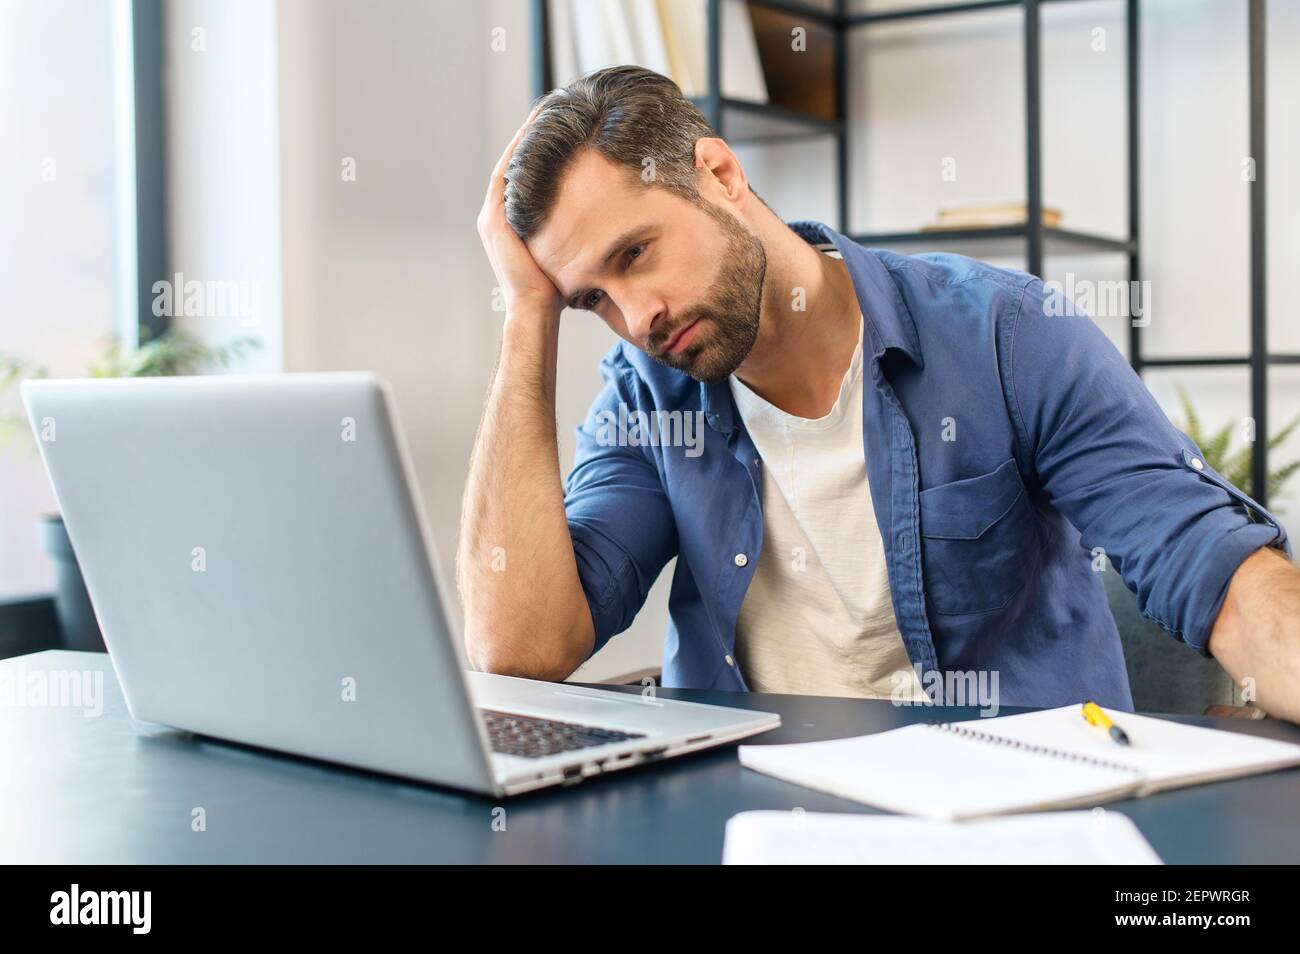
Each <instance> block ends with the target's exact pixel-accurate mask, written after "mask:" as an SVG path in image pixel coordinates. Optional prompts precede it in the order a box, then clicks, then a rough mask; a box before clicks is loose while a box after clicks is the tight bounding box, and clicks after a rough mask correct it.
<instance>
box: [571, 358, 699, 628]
mask: <svg viewBox="0 0 1300 954" xmlns="http://www.w3.org/2000/svg"><path fill="white" fill-rule="evenodd" d="M615 354H616V353H611V355H610V356H607V357H606V358H605V360H604V361H602V362H601V366H600V371H601V375H602V377H603V378H604V381H605V385H604V387H603V388H602V390H601V392H600V394H599V395H598V396H597V397H596V400H595V401H594V402H592V405H591V408H590V410H589V411H588V413H587V418H586V420H585V421H584V422H583V424H582V426H581V427H579V428H578V429H577V451H576V453H575V455H574V464H573V470H572V471H571V472H570V473H569V477H568V480H567V481H566V483H565V495H564V510H565V514H566V516H567V518H568V523H569V534H570V536H571V537H572V539H573V551H574V554H575V556H576V557H577V562H578V576H579V578H580V579H581V581H582V589H583V592H584V593H585V594H586V597H587V605H588V606H589V607H590V609H591V619H592V623H593V624H594V626H595V631H596V639H595V646H594V648H593V650H592V652H595V651H596V650H598V649H600V648H601V647H602V646H604V645H605V643H607V642H608V641H609V639H610V638H611V637H613V636H615V635H617V634H618V633H621V632H622V631H623V630H625V629H627V628H628V627H629V626H630V625H632V620H633V619H634V618H635V617H636V614H637V613H638V612H639V611H640V609H641V607H642V606H643V605H644V604H645V599H646V595H647V594H648V593H649V592H650V587H651V586H652V585H653V584H654V581H655V579H656V578H657V577H658V576H659V573H660V571H662V570H663V568H664V566H665V565H666V564H667V563H668V561H669V560H670V559H672V557H673V556H674V555H675V554H676V552H677V527H676V523H675V522H674V520H673V514H672V508H671V506H670V505H669V502H668V497H667V495H666V494H665V493H664V489H663V484H662V481H661V480H660V477H659V470H658V468H657V467H656V466H655V463H654V461H653V459H652V458H651V457H650V456H649V453H648V448H645V447H640V446H628V444H627V441H626V433H625V431H620V430H619V427H618V424H617V422H618V421H619V420H620V416H619V407H620V405H623V406H625V407H627V408H628V409H629V410H631V409H634V408H635V407H636V406H637V405H636V404H635V403H634V401H633V398H634V395H633V393H632V387H633V384H632V380H631V373H630V369H629V368H628V367H627V366H626V365H623V364H622V363H621V362H620V361H619V360H618V359H617V357H616V356H615ZM620 434H621V435H622V437H623V440H619V439H618V438H619V436H620ZM611 437H612V438H614V439H613V440H611Z"/></svg>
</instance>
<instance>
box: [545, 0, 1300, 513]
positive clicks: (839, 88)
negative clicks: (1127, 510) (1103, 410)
mask: <svg viewBox="0 0 1300 954" xmlns="http://www.w3.org/2000/svg"><path fill="white" fill-rule="evenodd" d="M701 2H703V3H705V4H706V16H705V22H706V28H707V43H706V49H707V51H708V53H707V55H708V89H709V93H708V94H707V95H705V96H702V97H698V98H697V99H695V100H694V102H695V103H696V105H697V106H698V107H699V108H700V110H701V111H702V112H703V113H704V115H705V116H706V117H707V118H708V120H709V122H710V123H711V124H712V126H713V128H714V129H715V130H716V131H717V133H718V135H719V136H722V137H723V138H726V139H728V140H731V141H734V142H743V143H755V142H780V141H786V140H791V139H807V138H809V137H814V136H833V137H834V138H835V146H836V180H837V186H838V193H837V204H838V216H839V225H838V227H839V231H840V232H842V233H843V234H845V235H848V236H850V237H851V238H852V239H853V240H854V241H856V242H859V243H861V244H864V245H868V246H872V247H876V248H892V249H898V250H899V251H907V250H909V249H910V250H912V251H918V250H921V249H922V248H924V250H926V251H959V252H962V253H965V254H970V255H972V256H975V257H986V258H990V257H1004V256H1012V255H1021V254H1023V256H1024V259H1025V262H1026V270H1027V271H1029V272H1031V273H1032V274H1035V275H1041V274H1042V273H1043V259H1044V258H1045V257H1046V256H1048V255H1057V254H1070V255H1080V254H1115V255H1123V256H1124V257H1125V258H1126V260H1127V264H1128V278H1129V281H1130V282H1137V281H1140V280H1141V270H1142V259H1141V248H1140V241H1139V237H1140V225H1141V193H1140V190H1139V185H1140V171H1141V170H1140V154H1139V146H1140V126H1139V120H1140V111H1139V107H1140V105H1141V98H1140V95H1139V80H1140V75H1141V73H1140V68H1141V59H1140V53H1141V50H1140V48H1141V33H1140V27H1141V16H1140V13H1141V11H1140V7H1141V2H1140V0H1118V2H1122V3H1123V4H1124V10H1125V21H1126V31H1125V43H1126V51H1125V83H1126V97H1125V98H1126V126H1127V132H1128V149H1127V164H1128V234H1127V235H1123V236H1118V237H1116V236H1107V235H1099V234H1095V233H1090V232H1078V231H1072V230H1068V229H1060V228H1049V227H1045V226H1044V225H1043V224H1042V218H1043V216H1042V209H1043V177H1042V115H1041V113H1042V108H1041V103H1042V96H1041V93H1042V82H1041V80H1042V77H1041V59H1040V44H1041V22H1040V17H1039V14H1040V9H1041V7H1042V6H1043V4H1044V3H1053V4H1056V3H1068V2H1072V0H964V2H956V3H949V4H934V5H928V6H921V7H912V8H905V9H899V10H885V11H879V12H866V13H849V12H848V11H847V4H846V0H832V6H830V7H829V8H826V9H823V8H821V7H816V6H812V5H811V4H808V3H804V2H800V0H748V2H749V4H750V6H752V7H762V8H766V9H768V10H773V11H777V12H781V13H786V14H789V15H792V16H797V17H800V18H803V19H806V20H809V21H811V22H815V23H820V24H823V25H825V26H827V27H829V28H830V29H831V31H832V37H833V43H834V51H833V53H834V56H833V63H834V67H833V69H834V80H833V81H834V83H835V86H836V92H837V96H836V116H835V118H834V119H831V120H828V119H822V118H819V117H815V116H811V115H805V114H801V113H799V112H797V111H795V110H790V109H786V108H782V107H779V106H771V105H762V104H757V103H749V102H743V101H739V100H733V99H728V98H726V97H724V96H722V95H721V92H720V91H721V68H720V67H721V58H720V51H721V22H722V20H721V10H722V0H701ZM1246 2H1247V3H1248V4H1249V64H1250V65H1249V69H1250V104H1249V105H1250V155H1251V156H1252V157H1253V158H1254V160H1255V181H1254V183H1253V184H1252V188H1251V196H1250V289H1251V291H1250V295H1251V301H1250V352H1249V354H1246V355H1240V356H1230V357H1186V358H1183V357H1163V358H1154V357H1151V358H1148V357H1146V356H1145V355H1144V353H1143V348H1142V344H1143V342H1142V327H1141V326H1139V325H1136V324H1134V323H1133V322H1132V321H1130V323H1129V334H1128V351H1129V362H1130V364H1131V365H1132V366H1133V369H1134V370H1135V371H1136V372H1138V373H1139V374H1141V373H1142V372H1143V371H1144V370H1145V369H1147V368H1209V367H1246V368H1248V369H1249V371H1250V412H1251V416H1252V418H1253V419H1254V421H1255V433H1256V436H1257V439H1256V441H1255V443H1254V448H1253V454H1252V462H1251V466H1252V481H1253V484H1254V491H1255V493H1254V496H1255V499H1257V500H1258V501H1259V502H1260V503H1261V504H1263V505H1265V506H1267V503H1268V482H1267V479H1266V476H1265V475H1267V473H1268V439H1267V435H1268V369H1269V367H1270V365H1274V364H1300V355H1297V354H1273V355H1270V354H1269V353H1268V335H1267V314H1266V297H1267V287H1266V284H1265V276H1266V271H1265V265H1266V256H1265V252H1266V248H1265V238H1266V234H1265V191H1264V188H1265V185H1264V184H1265V164H1266V162H1265V160H1266V154H1265V145H1266V139H1265V106H1266V98H1265V97H1266V90H1265V52H1266V51H1265V40H1266V13H1265V4H1266V0H1246ZM1007 8H1019V9H1020V10H1022V11H1023V17H1022V35H1023V40H1022V45H1023V50H1024V62H1023V68H1024V97H1025V204H1026V207H1027V210H1028V216H1027V222H1026V224H1024V225H1016V226H1004V227H998V228H987V229H961V230H951V231H928V230H927V231H917V232H875V233H854V232H851V231H850V223H849V178H850V177H849V169H850V166H849V161H850V160H849V132H850V130H849V128H848V119H847V116H848V94H849V90H850V86H849V83H848V79H847V77H848V74H849V67H850V64H849V44H848V42H847V35H848V31H849V30H856V29H864V28H870V27H872V26H875V25H878V24H881V23H896V22H898V21H902V20H918V19H925V18H933V17H943V16H951V15H953V14H969V13H976V12H981V11H989V10H998V9H1007ZM533 24H534V31H533V38H534V71H533V75H534V88H535V90H536V92H537V95H539V96H540V95H541V94H542V93H544V92H545V91H547V90H549V89H551V88H552V87H553V85H554V84H553V82H552V75H551V64H550V45H549V43H548V35H547V29H548V26H547V15H546V0H533ZM1130 287H1132V286H1130Z"/></svg>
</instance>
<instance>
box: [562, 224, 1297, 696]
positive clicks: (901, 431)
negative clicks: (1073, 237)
mask: <svg viewBox="0 0 1300 954" xmlns="http://www.w3.org/2000/svg"><path fill="white" fill-rule="evenodd" d="M790 227H791V228H792V229H793V230H794V231H795V232H796V233H797V234H798V235H799V236H800V237H801V238H803V239H804V240H805V241H807V242H809V243H810V244H814V245H817V244H822V243H828V242H830V243H834V245H835V247H837V248H838V249H839V251H840V253H841V255H842V256H843V258H844V262H845V264H846V265H847V266H848V271H849V274H850V276H851V277H852V280H853V286H854V289H855V291H856V293H857V299H858V303H859V305H860V306H861V308H862V314H863V316H864V320H865V328H864V340H863V348H864V359H865V362H866V363H865V366H864V373H865V374H866V375H867V379H866V380H865V381H864V384H865V386H864V388H863V397H862V400H863V439H864V440H863V443H864V447H865V458H866V477H867V481H868V484H869V486H870V490H871V500H872V504H873V506H874V509H875V516H876V521H877V523H878V525H879V527H880V532H881V535H882V536H883V538H884V546H885V556H886V560H887V563H888V573H889V588H890V594H891V596H892V598H893V605H894V615H895V617H896V619H897V622H898V629H899V632H900V634H901V635H902V638H903V644H904V646H905V647H906V649H907V654H908V656H909V658H910V659H911V661H912V664H913V666H914V667H917V666H919V667H920V670H919V671H920V672H921V673H924V674H932V673H940V674H947V673H980V672H986V673H992V672H996V673H997V674H998V685H999V689H1000V699H999V700H998V702H999V704H1001V705H1009V706H1059V705H1066V704H1070V703H1076V702H1079V701H1081V700H1083V699H1093V700H1095V701H1097V702H1099V703H1101V704H1103V705H1109V706H1112V707H1115V708H1120V709H1129V710H1131V709H1132V707H1133V703H1132V697H1131V695H1130V692H1129V684H1128V677H1127V674H1126V672H1125V667H1124V656H1123V652H1122V649H1121V646H1120V641H1119V636H1118V633H1117V631H1116V628H1115V623H1114V620H1113V619H1112V617H1111V615H1110V611H1109V609H1108V605H1107V601H1106V596H1105V592H1104V589H1103V584H1102V579H1101V575H1100V573H1099V572H1097V569H1096V568H1097V567H1098V566H1100V565H1102V563H1103V561H1102V560H1101V559H1100V557H1101V555H1102V554H1104V556H1105V557H1107V558H1109V560H1110V562H1111V564H1112V565H1113V566H1114V567H1115V569H1116V570H1117V571H1118V572H1119V573H1120V575H1121V576H1122V578H1123V580H1124V582H1125V583H1126V584H1127V585H1128V587H1129V589H1131V590H1133V591H1134V592H1136V594H1137V598H1138V604H1139V606H1140V608H1141V610H1142V613H1143V615H1144V616H1146V617H1149V618H1150V619H1153V620H1155V621H1156V622H1157V623H1159V624H1160V625H1161V626H1162V627H1164V628H1165V629H1166V630H1167V631H1169V632H1170V633H1171V634H1173V635H1174V636H1176V637H1177V638H1179V639H1181V640H1182V641H1183V642H1185V643H1187V644H1188V645H1190V646H1192V647H1193V648H1194V649H1196V650H1197V651H1199V652H1200V653H1202V654H1203V655H1209V652H1208V650H1207V648H1206V645H1207V643H1208V641H1209V637H1210V630H1211V627H1212V625H1213V622H1214V619H1215V616H1216V615H1217V613H1218V610H1219V606H1220V604H1221V603H1222V601H1223V597H1224V594H1225V592H1226V590H1227V586H1228V581H1229V579H1230V578H1231V577H1232V575H1233V572H1234V571H1235V570H1236V568H1237V566H1238V565H1239V564H1240V563H1241V562H1242V560H1244V559H1245V558H1246V557H1247V556H1248V555H1250V554H1251V553H1252V552H1254V551H1255V550H1257V549H1259V548H1260V547H1263V546H1268V545H1273V546H1278V547H1281V548H1283V549H1284V550H1285V551H1286V552H1288V553H1290V544H1289V542H1288V541H1287V538H1286V532H1285V530H1284V529H1283V528H1282V526H1281V524H1279V523H1278V521H1277V520H1276V519H1274V517H1273V516H1272V515H1271V514H1269V513H1268V512H1267V511H1265V510H1264V509H1263V508H1262V507H1260V506H1259V504H1257V503H1256V502H1255V501H1253V500H1251V499H1250V498H1249V497H1248V496H1246V495H1245V494H1244V493H1242V492H1241V491H1240V490H1238V489H1237V488H1236V487H1234V486H1233V485H1232V484H1230V483H1228V481H1226V480H1225V479H1224V478H1223V477H1222V476H1221V475H1220V474H1218V473H1216V472H1215V471H1214V470H1213V469H1212V468H1211V467H1210V466H1209V465H1207V464H1206V463H1205V461H1204V459H1203V457H1202V455H1201V452H1200V450H1199V449H1198V448H1197V447H1196V445H1195V444H1194V443H1193V442H1192V441H1191V440H1190V439H1189V438H1188V437H1186V436H1185V435H1184V434H1182V433H1180V432H1179V431H1178V430H1177V429H1176V428H1175V427H1174V426H1173V425H1172V424H1171V423H1170V422H1169V420H1168V419H1167V418H1166V417H1165V415H1164V413H1163V412H1162V411H1161V409H1160V407H1159V406H1158V405H1157V404H1156V402H1155V400H1154V399H1153V398H1152V397H1151V395H1150V393H1148V391H1147V390H1146V388H1145V387H1143V385H1142V382H1141V381H1140V380H1139V379H1138V377H1137V375H1135V374H1134V373H1133V370H1132V369H1131V368H1130V367H1129V365H1128V363H1127V362H1126V361H1125V359H1124V358H1123V357H1122V356H1121V355H1120V354H1119V352H1118V351H1117V350H1116V349H1115V348H1114V347H1113V346H1112V345H1111V343H1110V341H1109V340H1108V339H1107V338H1106V337H1105V335H1104V334H1103V333H1102V332H1101V331H1100V329H1098V328H1097V326H1096V325H1095V324H1094V323H1093V322H1092V321H1091V320H1090V319H1089V318H1088V317H1086V316H1084V315H1083V314H1082V313H1081V312H1078V311H1077V310H1076V309H1074V308H1073V306H1072V303H1070V302H1067V301H1065V300H1064V298H1063V297H1062V296H1061V295H1060V293H1059V292H1056V291H1053V290H1052V289H1050V288H1049V287H1048V286H1045V285H1044V283H1043V282H1042V281H1041V280H1040V279H1038V278H1035V277H1034V276H1032V275H1028V274H1025V273H1023V272H1017V271H1010V270H1006V269H1000V268H994V267H992V266H990V265H986V264H983V263H980V262H976V261H973V260H971V259H968V258H964V257H962V256H958V255H947V254H929V255H918V256H904V255H898V254H894V253H892V252H887V251H881V250H878V249H867V248H863V247H862V246H859V245H857V244H856V243H854V242H852V241H851V240H849V239H847V238H845V237H844V236H843V235H840V234H839V233H838V232H836V231H835V230H833V229H831V228H829V227H828V226H826V225H823V224H821V223H819V222H811V221H805V222H795V223H792V224H791V225H790ZM601 373H602V376H603V379H604V387H603V389H602V390H601V392H600V394H599V395H598V396H597V397H596V400H595V401H594V403H593V404H592V406H591V410H590V412H589V413H588V415H587V418H586V421H585V422H584V424H583V425H582V426H581V427H580V428H578V433H577V436H578V443H577V455H576V458H575V462H574V467H573V470H572V472H571V473H570V474H569V477H568V480H567V482H566V492H565V499H564V506H565V512H566V514H567V518H568V525H569V531H570V535H571V537H572V540H573V548H574V553H575V555H576V557H577V565H578V572H579V576H580V578H581V581H582V588H583V591H584V593H585V594H586V598H587V602H588V605H589V606H590V608H591V618H592V622H593V624H594V626H595V635H596V638H595V648H596V649H599V648H600V647H602V646H604V645H605V643H606V642H607V641H608V640H609V639H610V638H611V637H612V636H614V635H615V634H617V633H619V632H622V631H623V630H625V629H626V628H627V627H628V626H629V625H630V624H631V623H632V620H633V618H634V617H635V616H636V614H637V612H638V611H639V610H640V608H641V606H642V604H643V603H644V602H645V598H646V594H647V592H648V591H649V590H650V586H651V584H652V583H654V581H655V578H656V577H657V576H658V575H659V572H660V571H661V570H662V569H663V567H664V566H665V565H666V564H667V563H668V562H669V561H670V560H671V559H672V558H673V557H676V558H677V565H676V570H675V572H674V574H673V581H672V591H671V596H670V598H669V610H670V616H671V621H670V623H669V625H668V632H667V635H666V639H665V644H664V672H663V682H664V685H666V686H681V687H691V688H708V689H734V690H745V689H746V688H747V687H746V685H745V679H744V675H743V674H742V673H741V671H740V669H739V666H738V665H737V664H736V659H735V633H736V617H737V614H738V613H739V611H740V605H741V602H742V600H744V598H745V590H746V588H747V587H748V586H749V582H750V579H751V578H752V577H753V575H754V571H755V569H756V567H757V566H758V555H759V551H760V549H761V547H762V545H763V510H762V505H761V499H762V495H761V493H760V488H761V483H760V482H761V481H762V479H763V463H762V461H761V460H760V459H759V456H758V453H757V451H756V450H755V448H754V444H753V442H752V440H751V439H750V437H749V435H748V434H747V433H746V431H745V428H744V425H743V422H742V421H741V419H740V417H739V415H738V414H737V412H736V408H735V405H734V404H733V401H732V397H731V393H730V389H729V388H728V386H727V383H726V381H722V382H718V383H715V384H703V383H701V382H698V381H695V380H694V379H692V378H690V377H689V376H688V375H686V374H684V373H682V372H680V371H676V370H673V369H671V368H667V367H664V366H662V365H660V364H657V363H656V362H655V361H653V360H652V359H651V358H650V357H648V356H647V355H645V354H644V353H643V352H641V351H640V350H638V349H637V348H635V347H633V346H631V345H628V344H626V343H622V342H620V343H619V344H618V345H616V346H615V347H614V348H613V349H612V350H611V351H610V352H609V353H608V354H607V355H606V356H605V358H604V360H603V361H602V363H601ZM636 412H642V415H644V417H638V415H637V413H636ZM660 412H666V413H660ZM673 412H676V413H675V414H674V413H673ZM688 416H689V419H688ZM647 420H649V421H650V423H651V424H652V425H654V424H655V422H661V423H662V424H663V425H665V427H662V428H659V430H660V432H661V433H660V434H659V437H660V438H661V439H658V440H654V439H649V438H648V436H647V433H646V431H647V428H646V427H645V422H646V421H647ZM691 421H702V422H703V426H702V427H701V434H699V435H693V434H692V432H691V430H690V425H691ZM670 424H671V425H673V426H674V427H676V428H679V429H683V428H684V430H680V432H678V431H674V432H672V433H669V432H668V430H667V425H670ZM650 430H652V431H653V430H654V428H653V427H652V428H650ZM684 437H685V438H695V439H694V441H693V443H692V442H690V441H689V440H687V439H683V438H684ZM864 545H865V541H864Z"/></svg>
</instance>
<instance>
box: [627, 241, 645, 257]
mask: <svg viewBox="0 0 1300 954" xmlns="http://www.w3.org/2000/svg"><path fill="white" fill-rule="evenodd" d="M643 252H645V243H644V242H643V243H641V244H640V245H633V246H632V247H631V248H630V249H628V250H627V257H628V259H629V260H631V261H636V260H637V259H638V258H640V257H641V255H642V253H643Z"/></svg>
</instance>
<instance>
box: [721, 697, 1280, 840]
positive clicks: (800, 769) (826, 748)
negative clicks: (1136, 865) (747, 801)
mask: <svg viewBox="0 0 1300 954" xmlns="http://www.w3.org/2000/svg"><path fill="white" fill-rule="evenodd" d="M1114 718H1115V721H1116V722H1117V723H1118V724H1119V725H1120V726H1121V727H1122V728H1123V729H1124V731H1125V732H1126V733H1127V734H1128V737H1129V739H1130V741H1131V742H1132V745H1129V746H1121V745H1117V744H1116V743H1115V742H1113V741H1112V740H1111V739H1110V737H1109V736H1107V735H1106V734H1105V732H1103V731H1102V730H1100V729H1097V728H1095V727H1093V726H1091V725H1089V724H1088V723H1087V722H1085V721H1084V719H1083V718H1082V717H1081V715H1080V712H1079V706H1062V707H1061V708H1059V709H1046V710H1043V711H1041V712H1029V713H1025V714H1023V715H1013V716H1002V717H999V718H996V719H975V720H972V721H969V722H939V723H921V724H917V725H910V726H907V727H905V728H901V729H892V730H890V731H888V732H880V733H877V734H875V735H865V736H859V737H856V738H850V739H834V740H832V741H829V742H806V743H802V744H797V745H742V746H740V749H739V754H740V762H741V764H742V765H744V766H746V767H748V768H751V769H754V770H755V771H758V772H762V773H764V774H766V775H772V776H775V777H776V778H779V779H782V780H783V781H786V782H793V783H794V784H796V785H803V786H804V787H806V788H811V789H815V790H817V791H820V792H825V793H827V794H829V795H836V796H838V797H840V798H847V799H850V800H852V801H855V802H862V803H863V804H866V805H871V806H873V807H876V808H882V809H885V810H886V811H891V812H898V813H900V814H904V815H921V816H924V817H927V818H941V819H948V820H952V821H956V820H961V819H967V818H980V817H986V816H990V815H1003V814H1008V813H1011V812H1025V811H1037V810H1042V809H1050V808H1078V807H1082V806H1091V805H1098V804H1101V803H1104V802H1109V801H1114V800H1117V799H1121V798H1130V797H1134V796H1143V795H1150V794H1152V793H1153V792H1160V791H1164V790H1166V789H1171V788H1182V787H1184V786H1188V785H1199V784H1201V783H1203V782H1214V781H1220V780H1223V779H1229V778H1237V777H1240V776H1243V775H1254V774H1258V773H1262V772H1271V771H1274V770H1276V769H1281V768H1287V767H1289V766H1292V765H1300V745H1294V744H1292V743H1289V742H1280V741H1277V740H1275V739H1266V738H1260V737H1259V736H1253V735H1246V734H1244V733H1240V732H1224V731H1221V730H1218V729H1207V728H1203V727H1201V726H1189V725H1182V724H1180V723H1177V722H1170V721H1168V720H1165V719H1156V718H1151V717H1149V716H1139V715H1132V714H1130V713H1117V714H1115V716H1114Z"/></svg>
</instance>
